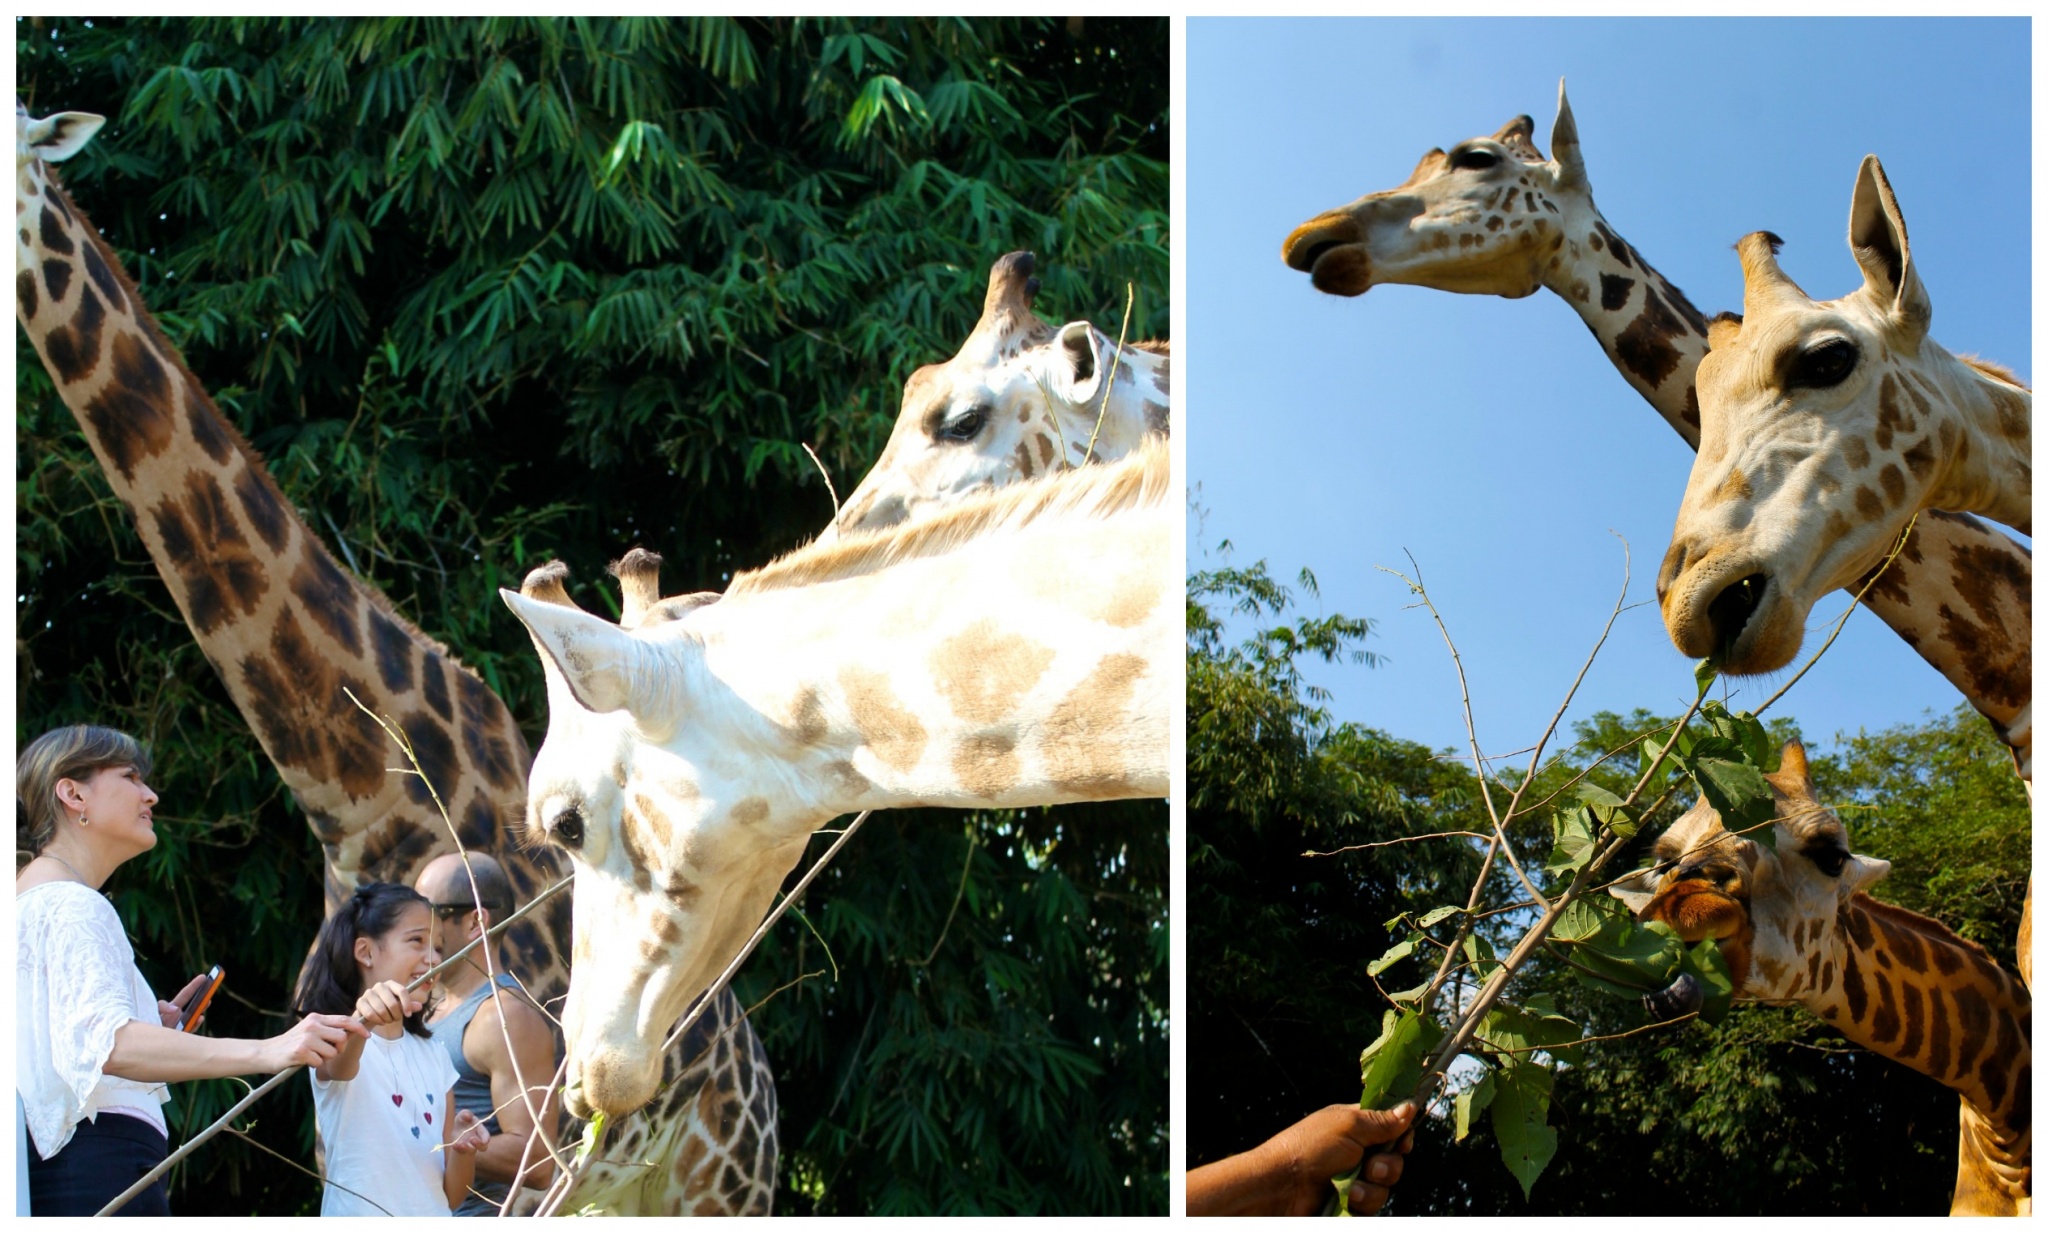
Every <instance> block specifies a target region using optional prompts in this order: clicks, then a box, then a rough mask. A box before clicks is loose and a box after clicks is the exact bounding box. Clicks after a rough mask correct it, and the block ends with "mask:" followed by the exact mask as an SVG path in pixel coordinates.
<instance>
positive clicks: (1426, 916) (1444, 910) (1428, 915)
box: [1415, 904, 1465, 929]
mask: <svg viewBox="0 0 2048 1233" xmlns="http://www.w3.org/2000/svg"><path fill="white" fill-rule="evenodd" d="M1464 910H1465V909H1463V908H1461V907H1457V906H1455V905H1451V904H1446V905H1444V906H1443V907H1440V908H1431V909H1430V910H1429V911H1427V912H1425V913H1423V914H1422V919H1421V920H1419V921H1416V922H1415V924H1416V927H1418V928H1421V929H1427V928H1429V927H1430V926H1431V925H1434V924H1436V923H1437V922H1438V921H1440V920H1443V919H1444V918H1445V917H1447V916H1456V915H1457V914H1458V913H1460V912H1462V911H1464Z"/></svg>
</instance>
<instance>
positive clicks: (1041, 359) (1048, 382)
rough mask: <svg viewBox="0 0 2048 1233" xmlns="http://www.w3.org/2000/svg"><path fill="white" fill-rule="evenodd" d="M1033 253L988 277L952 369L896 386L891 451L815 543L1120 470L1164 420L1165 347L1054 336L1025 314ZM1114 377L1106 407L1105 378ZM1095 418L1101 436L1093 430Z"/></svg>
mask: <svg viewBox="0 0 2048 1233" xmlns="http://www.w3.org/2000/svg"><path fill="white" fill-rule="evenodd" d="M1034 264H1035V259H1034V258H1033V257H1032V255H1031V254H1030V253H1023V252H1019V253H1010V254H1008V255H1006V256H1003V257H1001V258H998V259H997V261H996V263H995V265H994V266H993V267H991V268H990V270H989V284H988V294H987V296H986V298H985V299H984V300H983V303H982V312H981V319H980V320H979V321H978V322H976V324H975V327H974V331H973V333H971V334H969V335H968V337H967V341H966V342H965V343H963V344H962V345H961V347H960V350H959V352H958V353H957V354H955V355H954V356H953V357H952V358H951V359H949V360H947V361H946V362H945V363H943V364H927V365H925V366H924V367H922V368H919V369H918V370H917V371H916V372H914V373H912V374H911V375H910V380H909V381H907V382H905V383H904V387H903V406H902V410H901V411H900V412H899V414H898V416H897V419H896V426H895V428H894V429H892V430H891V432H890V434H889V443H888V445H887V446H886V447H885V448H884V449H883V451H882V456H881V458H880V459H879V460H878V461H877V462H876V463H875V465H874V468H873V469H872V470H870V471H869V472H868V474H867V477H866V478H865V479H863V480H861V482H860V484H859V485H858V486H857V487H855V488H854V490H853V491H852V492H851V493H849V494H847V498H846V504H845V506H844V508H842V509H841V510H840V512H839V514H838V516H837V517H835V518H834V519H833V521H832V524H831V525H830V526H828V527H827V528H826V529H825V533H824V534H823V535H822V536H821V537H820V539H821V541H830V540H832V539H834V538H836V537H837V536H839V535H842V534H847V533H850V532H854V531H861V530H875V529H878V528H880V527H885V526H891V525H894V524H896V523H898V522H904V521H909V522H917V521H920V520H922V519H924V518H928V517H930V516H932V515H933V514H935V513H937V512H938V511H940V510H942V509H944V508H946V506H948V505H949V504H951V503H952V502H954V501H956V500H958V499H960V498H961V497H963V496H966V495H967V494H969V493H973V492H979V491H981V490H983V489H987V488H995V487H1001V486H1002V485H1004V484H1008V483H1012V482H1015V481H1017V480H1028V479H1032V478H1034V477H1036V476H1038V475H1041V474H1046V473H1050V472H1052V471H1055V470H1063V469H1065V468H1066V467H1068V466H1078V465H1080V464H1082V463H1084V462H1087V461H1089V460H1090V459H1091V458H1092V459H1095V460H1108V459H1116V458H1122V457H1123V456H1124V455H1126V454H1128V453H1130V452H1131V451H1132V450H1133V449H1136V448H1137V446H1138V444H1139V443H1140V442H1141V441H1143V440H1144V439H1145V438H1146V437H1148V436H1164V435H1166V434H1167V433H1168V432H1169V431H1170V421H1171V419H1172V410H1171V408H1172V392H1173V379H1172V357H1171V354H1170V348H1169V346H1168V344H1166V343H1163V342H1140V343H1135V344H1132V345H1129V346H1126V347H1125V348H1124V351H1123V356H1122V359H1121V361H1118V360H1117V340H1116V339H1113V338H1110V337H1108V336H1107V335H1105V334H1103V332H1102V331H1100V330H1098V329H1096V328H1095V327H1094V326H1093V325H1091V324H1089V323H1088V322H1086V321H1070V322H1068V323H1066V324H1065V325H1063V326H1061V327H1060V328H1059V329H1058V330H1053V329H1051V328H1050V327H1048V326H1047V325H1046V324H1045V323H1044V322H1042V321H1040V320H1039V319H1038V317H1037V316H1036V315H1035V314H1034V313H1033V312H1032V311H1031V297H1032V294H1033V293H1034V292H1036V291H1037V289H1038V280H1037V279H1035V278H1033V277H1031V272H1032V269H1033V268H1034ZM1113 363H1114V364H1115V366H1116V372H1115V376H1114V377H1113V378H1112V380H1111V381H1110V385H1109V390H1108V397H1107V401H1106V402H1105V401H1104V391H1103V387H1102V374H1103V373H1104V372H1105V371H1106V370H1108V369H1109V368H1110V367H1111V365H1112V364H1113ZM1098 416H1099V418H1100V424H1099V425H1098V422H1097V421H1098Z"/></svg>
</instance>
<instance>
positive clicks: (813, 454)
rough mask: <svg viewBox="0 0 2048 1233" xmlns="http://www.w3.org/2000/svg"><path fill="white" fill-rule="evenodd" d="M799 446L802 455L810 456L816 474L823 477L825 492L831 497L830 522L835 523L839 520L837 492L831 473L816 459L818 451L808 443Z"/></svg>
mask: <svg viewBox="0 0 2048 1233" xmlns="http://www.w3.org/2000/svg"><path fill="white" fill-rule="evenodd" d="M799 444H801V445H802V446H803V447H804V453H806V454H809V455H810V456H811V462H812V464H813V465H814V466H816V467H817V468H818V474H820V475H822V476H824V477H825V491H826V492H827V493H828V494H830V496H831V497H832V520H833V521H834V522H837V521H838V520H839V490H838V489H837V488H834V487H833V486H832V473H831V472H830V471H827V470H826V469H825V464H824V463H823V462H822V461H820V460H819V458H818V451H816V450H814V449H812V448H811V443H810V442H809V441H804V442H800V443H799Z"/></svg>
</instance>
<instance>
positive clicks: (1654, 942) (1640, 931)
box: [1571, 921, 1685, 994]
mask: <svg viewBox="0 0 2048 1233" xmlns="http://www.w3.org/2000/svg"><path fill="white" fill-rule="evenodd" d="M1684 955H1685V944H1684V943H1683V942H1681V941H1679V939H1678V935H1677V934H1676V933H1674V932H1672V929H1671V926H1669V925H1667V924H1665V923H1664V922H1662V921H1651V922H1649V923H1648V924H1635V923H1632V922H1631V923H1629V924H1626V925H1623V926H1621V927H1619V928H1617V929H1615V930H1614V931H1612V932H1604V931H1603V932H1602V933H1601V934H1599V935H1597V936H1595V937H1592V938H1589V939H1586V940H1584V941H1582V942H1580V943H1578V944H1577V945H1575V946H1574V947H1573V949H1572V954H1571V958H1572V962H1573V963H1575V964H1577V965H1578V967H1577V969H1575V970H1576V971H1577V973H1578V975H1579V978H1580V979H1581V980H1582V981H1584V982H1585V983H1586V984H1588V985H1591V986H1593V987H1594V988H1596V989H1601V990H1603V991H1605V992H1609V993H1613V992H1616V991H1617V989H1618V990H1619V991H1622V992H1624V993H1625V994H1643V993H1647V992H1650V991H1651V990H1653V989H1662V988H1664V987H1665V986H1666V985H1669V984H1670V983H1671V979H1672V977H1674V976H1676V975H1677V974H1678V965H1679V963H1680V962H1682V961H1683V959H1684Z"/></svg>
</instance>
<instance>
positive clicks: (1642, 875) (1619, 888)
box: [1607, 865, 1657, 916]
mask: <svg viewBox="0 0 2048 1233" xmlns="http://www.w3.org/2000/svg"><path fill="white" fill-rule="evenodd" d="M1607 893H1608V894H1610V895H1612V896H1614V897H1615V898H1616V899H1619V900H1621V901H1622V902H1623V903H1624V904H1627V905H1628V910H1629V911H1631V912H1633V913H1635V914H1636V915H1637V916H1641V915H1642V914H1643V910H1644V909H1645V908H1648V907H1649V906H1650V901H1651V900H1652V899H1655V898H1656V897H1657V867H1656V866H1654V865H1652V866H1651V867H1650V868H1648V869H1638V870H1636V871H1635V872H1634V873H1632V874H1630V875H1628V876H1627V877H1625V878H1623V879H1621V880H1620V881H1619V882H1616V883H1615V884H1614V885H1612V886H1610V887H1608V888H1607Z"/></svg>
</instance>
